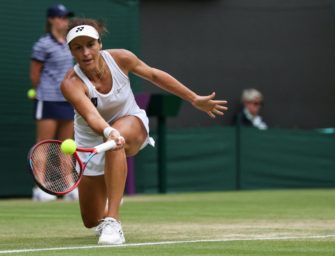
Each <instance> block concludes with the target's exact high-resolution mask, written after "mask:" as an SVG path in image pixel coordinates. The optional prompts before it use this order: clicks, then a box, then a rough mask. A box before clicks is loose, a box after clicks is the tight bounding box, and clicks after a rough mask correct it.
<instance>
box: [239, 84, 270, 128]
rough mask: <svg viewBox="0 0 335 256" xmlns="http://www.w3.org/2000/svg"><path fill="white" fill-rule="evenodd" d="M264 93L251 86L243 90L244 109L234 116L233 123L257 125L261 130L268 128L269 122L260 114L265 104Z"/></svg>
mask: <svg viewBox="0 0 335 256" xmlns="http://www.w3.org/2000/svg"><path fill="white" fill-rule="evenodd" d="M263 100H264V98H263V95H262V93H261V92H260V91H258V90H256V89H254V88H249V89H245V90H244V91H243V92H242V97H241V102H242V105H243V107H242V109H241V110H240V111H239V112H238V113H237V114H236V115H235V116H234V120H233V123H234V124H235V125H236V124H237V122H239V124H240V125H243V126H250V127H256V128H258V129H260V130H265V129H267V128H268V126H267V124H266V123H265V122H264V121H263V119H262V117H261V116H260V114H259V113H260V110H261V108H262V106H263Z"/></svg>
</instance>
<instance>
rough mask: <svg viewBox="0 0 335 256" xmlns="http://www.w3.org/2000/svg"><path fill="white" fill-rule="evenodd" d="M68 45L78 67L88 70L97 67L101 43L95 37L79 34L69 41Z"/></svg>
mask: <svg viewBox="0 0 335 256" xmlns="http://www.w3.org/2000/svg"><path fill="white" fill-rule="evenodd" d="M69 47H70V50H71V53H72V55H73V57H74V58H75V60H76V62H77V63H78V64H79V66H80V68H82V69H83V70H86V71H90V70H94V69H95V68H97V67H98V64H99V63H98V60H99V56H100V50H101V44H100V43H99V41H98V40H97V39H94V38H91V37H88V36H79V37H77V38H75V39H73V40H72V41H71V42H70V45H69Z"/></svg>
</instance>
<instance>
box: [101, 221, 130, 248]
mask: <svg viewBox="0 0 335 256" xmlns="http://www.w3.org/2000/svg"><path fill="white" fill-rule="evenodd" d="M96 234H97V235H98V236H99V240H98V244H104V245H112V244H123V243H125V242H126V239H125V238H124V235H123V231H122V226H121V223H120V222H119V221H117V220H116V219H114V218H111V217H106V218H104V219H103V220H102V221H101V222H100V224H99V225H98V226H97V227H96Z"/></svg>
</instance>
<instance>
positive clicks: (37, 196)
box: [33, 187, 57, 202]
mask: <svg viewBox="0 0 335 256" xmlns="http://www.w3.org/2000/svg"><path fill="white" fill-rule="evenodd" d="M56 199H57V196H55V195H50V194H48V193H46V192H44V191H43V190H42V189H40V188H39V187H34V188H33V201H39V202H48V201H53V200H56Z"/></svg>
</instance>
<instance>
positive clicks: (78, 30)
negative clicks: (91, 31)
mask: <svg viewBox="0 0 335 256" xmlns="http://www.w3.org/2000/svg"><path fill="white" fill-rule="evenodd" d="M84 28H85V27H79V28H77V29H76V33H78V32H80V31H83V29H84Z"/></svg>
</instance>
